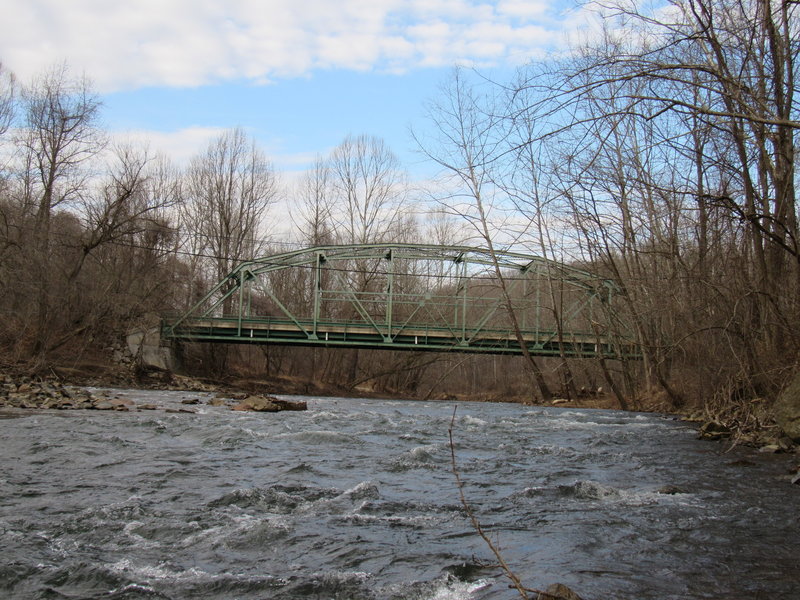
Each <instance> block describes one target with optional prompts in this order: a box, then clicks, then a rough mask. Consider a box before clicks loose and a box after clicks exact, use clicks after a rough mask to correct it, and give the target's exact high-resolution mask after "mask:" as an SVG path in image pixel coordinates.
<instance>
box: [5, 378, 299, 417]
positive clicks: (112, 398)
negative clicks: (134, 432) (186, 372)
mask: <svg viewBox="0 0 800 600" xmlns="http://www.w3.org/2000/svg"><path fill="white" fill-rule="evenodd" d="M195 387H196V386H195ZM204 387H205V386H204ZM195 391H198V390H195ZM202 391H209V390H205V389H204V390H202ZM203 403H206V404H208V405H211V406H225V407H228V408H230V409H231V410H236V411H255V412H280V411H284V410H306V409H307V405H306V403H305V402H293V401H289V400H281V399H278V398H275V397H273V396H264V395H252V394H248V393H236V392H231V393H225V392H219V393H217V394H216V396H215V397H214V398H211V399H210V400H208V401H207V402H203V401H202V400H200V399H199V398H187V399H186V400H184V401H183V402H182V404H183V406H182V407H181V408H177V409H176V408H167V409H165V410H166V411H167V412H186V413H192V412H195V410H194V409H192V408H191V406H192V405H197V404H203ZM0 407H4V408H15V409H31V410H47V409H49V410H109V411H118V412H130V411H137V410H159V407H158V406H157V405H154V404H136V403H135V402H133V401H132V400H130V399H127V398H122V397H120V396H117V395H115V394H114V392H113V391H110V390H103V391H99V392H92V391H89V390H88V389H86V388H82V387H78V386H70V385H64V384H62V383H61V382H59V381H57V380H54V379H44V380H36V379H31V378H28V377H20V378H16V377H13V376H10V375H2V374H0Z"/></svg>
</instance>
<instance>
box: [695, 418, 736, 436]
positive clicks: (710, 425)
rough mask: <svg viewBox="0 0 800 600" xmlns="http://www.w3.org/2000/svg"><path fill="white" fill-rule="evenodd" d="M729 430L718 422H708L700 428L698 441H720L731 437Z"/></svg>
mask: <svg viewBox="0 0 800 600" xmlns="http://www.w3.org/2000/svg"><path fill="white" fill-rule="evenodd" d="M731 433H732V432H731V429H730V427H728V426H727V425H724V424H723V423H720V422H719V421H708V422H706V423H704V424H703V426H702V427H701V428H700V439H703V440H721V439H723V438H729V437H731Z"/></svg>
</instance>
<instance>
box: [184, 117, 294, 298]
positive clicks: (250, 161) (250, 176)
mask: <svg viewBox="0 0 800 600" xmlns="http://www.w3.org/2000/svg"><path fill="white" fill-rule="evenodd" d="M185 193H186V202H185V206H184V210H183V215H182V218H183V224H184V227H185V228H186V229H187V230H188V232H189V234H190V236H192V237H193V238H194V239H195V240H196V250H198V251H200V252H204V253H207V254H208V255H210V257H211V262H212V264H213V274H214V277H215V278H216V280H217V281H220V280H222V279H224V277H225V276H226V275H227V274H228V273H230V272H231V271H232V270H233V268H234V267H235V266H236V264H237V263H239V262H241V261H242V260H245V259H249V258H254V257H256V256H258V255H259V254H260V253H261V252H262V250H263V242H262V239H263V236H264V227H265V225H266V224H265V222H264V218H265V216H266V214H267V211H268V209H269V207H270V205H272V204H273V202H275V200H276V198H277V195H278V193H279V192H278V179H277V175H276V173H275V170H274V168H273V166H272V164H271V163H270V161H269V160H268V159H267V157H266V156H265V155H264V153H263V152H262V151H261V150H260V149H259V148H258V147H257V146H256V143H255V141H254V140H251V139H248V137H247V135H246V134H245V133H244V131H243V130H241V129H238V128H237V129H232V130H230V131H227V132H225V133H223V134H222V135H220V136H219V137H217V138H216V139H214V140H213V141H212V142H211V143H210V144H209V146H208V148H207V149H206V151H205V152H204V153H203V154H200V155H198V156H196V157H194V158H193V159H192V161H191V164H190V165H189V168H188V172H187V176H186V186H185ZM229 308H230V304H229V303H227V304H226V305H225V308H224V310H225V311H226V312H227V311H228V310H229Z"/></svg>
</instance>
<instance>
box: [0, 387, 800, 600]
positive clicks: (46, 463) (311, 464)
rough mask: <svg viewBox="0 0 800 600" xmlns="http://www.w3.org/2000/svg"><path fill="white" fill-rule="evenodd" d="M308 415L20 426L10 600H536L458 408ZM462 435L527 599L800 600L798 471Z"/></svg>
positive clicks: (13, 460)
mask: <svg viewBox="0 0 800 600" xmlns="http://www.w3.org/2000/svg"><path fill="white" fill-rule="evenodd" d="M115 393H117V394H118V395H120V396H122V397H128V398H131V399H133V400H134V401H136V402H137V403H156V404H159V405H160V406H162V407H167V406H176V405H177V406H180V402H181V400H183V399H186V398H190V397H199V398H201V399H202V400H207V399H208V397H209V396H208V395H203V394H190V393H181V392H152V391H149V392H143V391H135V390H122V391H119V392H115ZM308 402H309V410H308V411H307V412H283V413H277V414H265V413H240V412H232V411H230V410H227V409H225V408H214V407H210V406H205V405H201V406H199V407H195V408H199V411H198V413H197V414H173V413H168V412H165V411H164V410H159V411H140V412H131V413H108V412H98V411H91V412H89V411H60V412H56V411H37V412H31V411H28V412H24V413H23V412H20V411H18V412H15V413H14V412H7V413H4V415H3V416H5V417H7V418H3V419H0V440H2V464H1V465H0V553H1V556H2V560H0V597H2V598H82V599H83V598H112V599H131V600H132V599H140V598H141V599H144V598H171V599H174V600H179V599H184V598H209V599H211V598H214V599H233V598H238V599H261V598H263V599H272V598H275V599H289V598H304V599H305V598H319V599H323V598H325V599H328V598H334V599H376V600H377V599H381V600H383V599H388V600H391V599H396V600H400V599H416V600H448V599H452V600H456V599H464V600H466V599H476V600H477V599H489V598H491V599H500V598H514V597H517V594H516V592H515V591H513V590H509V588H508V580H507V579H506V578H505V577H504V576H503V575H502V574H501V573H500V571H499V570H498V569H497V568H496V567H495V566H494V565H495V563H496V559H495V557H494V556H493V555H492V553H491V551H490V550H489V549H488V547H487V545H486V544H485V543H484V542H483V540H481V539H480V537H479V536H478V535H477V534H476V532H475V530H474V528H473V526H472V525H471V524H470V521H469V519H468V517H467V515H466V513H465V511H464V509H463V507H462V506H461V503H460V500H459V492H458V488H457V486H456V483H455V479H454V475H453V473H452V471H451V454H450V445H449V441H448V429H449V428H450V425H451V420H452V419H453V408H454V406H453V404H448V403H422V402H404V401H379V400H363V399H345V398H342V399H321V398H319V399H318V398H309V399H308ZM452 424H453V434H454V440H455V444H454V447H455V452H456V458H457V464H458V470H459V472H460V475H461V477H462V479H463V481H464V493H465V495H466V498H467V500H468V501H469V503H470V504H471V506H472V507H473V509H474V511H475V514H476V515H477V516H478V518H479V519H480V522H481V523H482V525H483V527H484V528H485V530H486V531H487V532H488V534H489V536H490V538H491V539H492V540H493V541H494V542H495V543H496V545H497V546H498V547H499V548H500V551H501V553H502V555H503V557H504V558H505V560H506V561H507V562H508V563H509V565H510V566H511V567H512V568H513V569H514V571H515V572H516V573H517V574H518V575H519V577H520V578H521V579H522V580H523V582H524V583H525V584H526V585H527V586H529V587H535V588H544V587H546V586H547V585H548V584H551V583H555V582H561V583H565V584H566V585H568V586H570V587H572V588H573V589H574V590H575V591H577V592H578V593H579V594H580V595H581V596H583V597H584V598H587V599H601V598H602V599H607V598H614V599H626V598H630V599H637V600H640V599H647V598H653V599H655V598H658V599H664V598H675V599H678V598H681V599H684V598H714V599H739V598H741V599H744V598H747V599H754V598H764V599H767V598H769V599H770V600H776V599H787V600H788V599H796V598H800V553H799V552H798V551H799V550H800V523H799V522H798V514H799V513H798V507H799V506H800V489H799V488H798V486H792V485H791V484H790V483H789V481H788V478H787V472H788V469H789V467H790V466H792V465H793V463H792V458H791V457H786V456H784V457H780V456H767V455H763V454H758V453H755V452H753V451H748V450H743V449H742V450H740V449H734V450H733V451H731V452H728V453H723V452H724V450H725V446H723V445H721V444H716V443H709V442H700V441H697V440H696V439H695V432H694V431H693V430H692V429H691V428H689V427H687V426H686V425H684V424H682V423H680V422H677V421H675V420H672V419H668V418H664V417H659V416H657V415H641V414H635V413H621V412H613V411H592V410H574V409H573V410H570V409H556V408H537V407H524V406H518V405H501V404H472V403H463V404H460V405H459V406H458V410H457V412H456V415H455V420H454V421H453V422H452ZM793 458H794V459H795V460H796V457H793Z"/></svg>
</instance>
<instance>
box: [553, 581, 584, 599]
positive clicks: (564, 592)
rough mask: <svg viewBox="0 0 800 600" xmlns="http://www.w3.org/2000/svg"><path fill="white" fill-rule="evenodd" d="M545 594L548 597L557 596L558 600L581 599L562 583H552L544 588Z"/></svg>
mask: <svg viewBox="0 0 800 600" xmlns="http://www.w3.org/2000/svg"><path fill="white" fill-rule="evenodd" d="M545 594H547V596H548V597H549V598H558V599H559V600H581V597H580V596H578V594H576V593H575V592H573V591H572V590H571V589H570V588H568V587H567V586H565V585H564V584H563V583H554V584H553V585H550V586H548V587H547V589H546V590H545Z"/></svg>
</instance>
